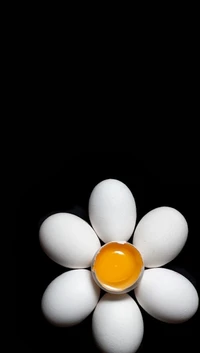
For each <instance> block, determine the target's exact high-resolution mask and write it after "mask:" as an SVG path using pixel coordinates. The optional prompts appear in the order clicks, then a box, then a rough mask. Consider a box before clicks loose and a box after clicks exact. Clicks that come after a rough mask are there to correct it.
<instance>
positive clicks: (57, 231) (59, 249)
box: [39, 213, 101, 268]
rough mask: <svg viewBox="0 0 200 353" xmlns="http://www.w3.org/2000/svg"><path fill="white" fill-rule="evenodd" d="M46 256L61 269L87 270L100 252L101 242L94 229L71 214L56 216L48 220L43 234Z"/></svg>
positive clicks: (41, 235)
mask: <svg viewBox="0 0 200 353" xmlns="http://www.w3.org/2000/svg"><path fill="white" fill-rule="evenodd" d="M39 240H40V244H41V247H42V248H43V250H44V252H45V253H46V254H47V255H48V256H49V257H50V258H51V259H52V260H53V261H55V262H57V263H58V264H59V265H62V266H64V267H69V268H84V267H85V268H86V267H89V266H90V265H91V261H92V258H93V256H94V254H95V253H96V251H97V250H98V249H99V248H100V246H101V245H100V241H99V238H98V237H97V235H96V233H95V232H94V230H93V229H92V227H91V226H90V225H89V224H88V223H87V222H85V221H84V220H82V219H81V218H79V217H77V216H75V215H73V214H70V213H56V214H53V215H52V216H50V217H48V218H47V219H46V220H45V221H44V222H43V223H42V225H41V227H40V230H39Z"/></svg>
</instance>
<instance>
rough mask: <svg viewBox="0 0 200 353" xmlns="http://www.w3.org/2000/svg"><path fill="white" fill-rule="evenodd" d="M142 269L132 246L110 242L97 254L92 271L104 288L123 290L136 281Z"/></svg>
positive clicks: (138, 254)
mask: <svg viewBox="0 0 200 353" xmlns="http://www.w3.org/2000/svg"><path fill="white" fill-rule="evenodd" d="M142 268H143V260H142V257H141V255H140V253H139V251H138V250H137V249H136V248H135V247H134V246H132V245H131V244H130V243H118V242H111V243H108V244H106V245H104V246H103V247H102V248H101V250H100V251H99V253H98V254H97V256H96V258H95V261H94V263H93V267H92V271H93V272H94V273H95V276H96V279H97V280H98V281H99V283H100V284H101V285H102V286H103V287H104V288H108V289H109V288H110V289H118V290H123V289H125V288H128V287H129V286H131V285H132V284H133V283H134V282H136V281H137V279H138V277H139V276H140V273H141V270H142Z"/></svg>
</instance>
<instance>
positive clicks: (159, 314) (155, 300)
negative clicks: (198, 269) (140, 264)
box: [135, 268, 199, 324]
mask: <svg viewBox="0 0 200 353" xmlns="http://www.w3.org/2000/svg"><path fill="white" fill-rule="evenodd" d="M135 295H136V298H137V300H138V303H139V304H140V305H141V306H142V308H143V309H144V310H145V311H146V312H147V313H149V314H150V315H151V316H153V317H154V318H156V319H158V320H160V321H163V322H167V323H174V324H176V323H181V322H184V321H187V320H189V319H190V318H191V317H192V316H193V315H194V314H195V312H196V311H197V308H198V305H199V298H198V294H197V291H196V289H195V287H194V286H193V284H192V283H191V282H190V281H189V280H188V279H187V278H185V277H184V276H182V275H181V274H179V273H177V272H175V271H172V270H168V269H165V268H153V269H148V270H145V271H144V274H143V277H142V279H141V281H140V283H139V285H138V286H137V288H136V289H135Z"/></svg>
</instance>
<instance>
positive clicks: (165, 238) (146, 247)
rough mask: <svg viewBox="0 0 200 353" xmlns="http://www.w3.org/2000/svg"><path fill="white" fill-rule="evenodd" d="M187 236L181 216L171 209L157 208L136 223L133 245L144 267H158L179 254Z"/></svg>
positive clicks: (183, 219) (185, 223) (186, 227)
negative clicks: (141, 258)
mask: <svg viewBox="0 0 200 353" xmlns="http://www.w3.org/2000/svg"><path fill="white" fill-rule="evenodd" d="M187 236H188V225H187V222H186V220H185V218H184V217H183V215H182V214H181V213H180V212H179V211H177V210H176V209H174V208H172V207H158V208H155V209H153V210H151V211H150V212H148V213H147V214H146V215H145V216H144V217H143V218H142V219H141V220H140V222H139V223H138V225H137V227H136V229H135V232H134V235H133V245H134V246H135V247H136V248H137V249H138V250H139V251H140V253H141V254H142V257H143V260H144V264H145V267H159V266H163V265H165V264H166V263H168V262H170V261H172V260H173V259H174V258H175V257H176V256H177V255H178V254H179V253H180V251H181V250H182V248H183V246H184V245H185V242H186V240H187Z"/></svg>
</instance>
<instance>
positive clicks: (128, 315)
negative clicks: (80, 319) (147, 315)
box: [92, 293, 144, 353]
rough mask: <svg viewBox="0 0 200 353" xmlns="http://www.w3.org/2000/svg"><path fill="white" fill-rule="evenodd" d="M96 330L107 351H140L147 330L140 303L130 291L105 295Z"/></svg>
mask: <svg viewBox="0 0 200 353" xmlns="http://www.w3.org/2000/svg"><path fill="white" fill-rule="evenodd" d="M92 331H93V335H94V339H95V342H96V344H97V346H98V347H99V348H100V350H102V351H103V352H104V353H134V352H136V351H137V349H138V348H139V346H140V344H141V342H142V338H143V333H144V325H143V318H142V314H141V312H140V309H139V307H138V305H137V304H136V302H135V301H134V300H133V299H132V298H131V297H130V296H129V295H128V294H121V295H115V294H108V293H107V294H105V295H104V296H103V297H102V298H101V300H100V301H99V303H98V304H97V306H96V308H95V310H94V313H93V317H92Z"/></svg>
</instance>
